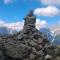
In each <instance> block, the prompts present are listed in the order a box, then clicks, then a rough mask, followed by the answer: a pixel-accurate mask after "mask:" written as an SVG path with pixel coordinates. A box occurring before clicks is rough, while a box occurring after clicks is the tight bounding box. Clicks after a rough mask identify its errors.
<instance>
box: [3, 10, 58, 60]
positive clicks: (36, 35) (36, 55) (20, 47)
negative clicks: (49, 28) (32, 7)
mask: <svg viewBox="0 0 60 60" xmlns="http://www.w3.org/2000/svg"><path fill="white" fill-rule="evenodd" d="M24 20H25V22H24V28H23V30H22V31H21V32H20V33H18V34H16V35H14V36H12V37H7V38H6V40H3V41H2V44H3V47H4V48H5V55H6V56H7V57H9V58H7V59H6V60H9V59H10V60H18V59H19V60H49V59H50V60H51V59H52V58H54V57H55V56H56V55H57V54H58V49H57V48H56V46H54V45H52V44H51V43H50V42H49V41H48V40H47V38H46V37H43V34H42V33H41V32H39V31H38V30H37V29H36V28H35V22H36V16H34V15H33V11H30V13H29V14H28V15H27V16H26V17H25V18H24Z"/></svg>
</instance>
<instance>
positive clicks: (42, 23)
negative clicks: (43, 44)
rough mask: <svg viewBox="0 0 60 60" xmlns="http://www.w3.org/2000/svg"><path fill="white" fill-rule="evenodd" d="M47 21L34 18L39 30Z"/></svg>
mask: <svg viewBox="0 0 60 60" xmlns="http://www.w3.org/2000/svg"><path fill="white" fill-rule="evenodd" d="M46 25H47V22H46V21H45V20H40V19H36V28H37V29H38V30H39V29H40V28H43V27H46Z"/></svg>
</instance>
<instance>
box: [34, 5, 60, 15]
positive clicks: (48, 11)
mask: <svg viewBox="0 0 60 60" xmlns="http://www.w3.org/2000/svg"><path fill="white" fill-rule="evenodd" d="M34 14H35V15H37V16H40V15H41V16H58V15H60V9H58V8H56V7H54V6H48V7H44V8H37V9H35V11H34Z"/></svg>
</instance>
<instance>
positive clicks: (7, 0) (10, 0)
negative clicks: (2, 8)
mask: <svg viewBox="0 0 60 60" xmlns="http://www.w3.org/2000/svg"><path fill="white" fill-rule="evenodd" d="M14 1H15V0H4V4H12V3H13V2H14Z"/></svg>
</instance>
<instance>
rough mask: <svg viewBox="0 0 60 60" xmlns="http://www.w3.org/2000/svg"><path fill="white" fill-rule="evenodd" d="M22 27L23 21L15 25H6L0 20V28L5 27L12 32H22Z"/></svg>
mask: <svg viewBox="0 0 60 60" xmlns="http://www.w3.org/2000/svg"><path fill="white" fill-rule="evenodd" d="M23 25H24V21H18V22H15V23H6V22H4V21H3V20H1V19H0V27H2V26H3V27H7V28H9V29H12V30H22V29H23Z"/></svg>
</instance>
